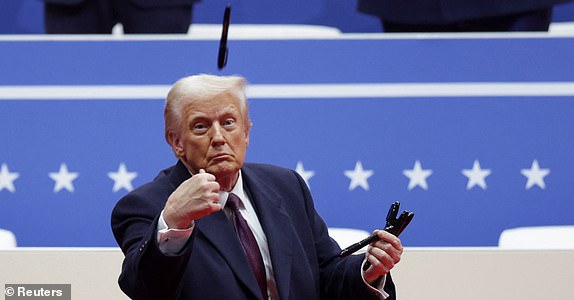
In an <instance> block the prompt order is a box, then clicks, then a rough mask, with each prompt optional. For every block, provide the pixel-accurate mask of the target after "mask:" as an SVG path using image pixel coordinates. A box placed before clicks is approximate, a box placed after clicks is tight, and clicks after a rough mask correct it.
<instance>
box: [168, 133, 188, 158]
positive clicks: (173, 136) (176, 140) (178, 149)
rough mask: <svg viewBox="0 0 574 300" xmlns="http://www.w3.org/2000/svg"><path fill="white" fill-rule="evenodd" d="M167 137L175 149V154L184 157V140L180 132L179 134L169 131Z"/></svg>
mask: <svg viewBox="0 0 574 300" xmlns="http://www.w3.org/2000/svg"><path fill="white" fill-rule="evenodd" d="M166 137H167V142H168V143H169V145H170V146H171V149H172V150H173V153H174V154H175V156H177V157H182V156H183V154H184V153H183V144H182V141H181V138H180V136H179V134H177V133H176V132H174V131H168V133H167V136H166Z"/></svg>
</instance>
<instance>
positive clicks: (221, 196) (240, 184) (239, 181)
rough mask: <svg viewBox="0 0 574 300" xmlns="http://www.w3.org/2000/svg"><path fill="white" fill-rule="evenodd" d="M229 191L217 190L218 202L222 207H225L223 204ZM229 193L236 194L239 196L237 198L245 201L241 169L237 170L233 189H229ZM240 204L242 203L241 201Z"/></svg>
mask: <svg viewBox="0 0 574 300" xmlns="http://www.w3.org/2000/svg"><path fill="white" fill-rule="evenodd" d="M229 193H230V192H226V191H220V192H219V203H221V206H222V207H225V204H226V203H227V196H228V195H229ZM231 193H234V194H235V195H237V197H239V199H241V201H242V202H243V201H245V199H246V196H245V191H244V190H243V175H242V174H241V170H239V176H238V177H237V182H236V183H235V186H234V187H233V189H231ZM241 205H243V203H242V204H241Z"/></svg>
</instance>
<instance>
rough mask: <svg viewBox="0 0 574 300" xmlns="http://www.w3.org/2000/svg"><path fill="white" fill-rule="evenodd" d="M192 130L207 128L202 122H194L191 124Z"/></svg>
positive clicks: (197, 130) (199, 130) (201, 130)
mask: <svg viewBox="0 0 574 300" xmlns="http://www.w3.org/2000/svg"><path fill="white" fill-rule="evenodd" d="M192 129H193V131H195V132H204V131H206V130H207V126H205V124H203V123H196V124H194V125H193V126H192Z"/></svg>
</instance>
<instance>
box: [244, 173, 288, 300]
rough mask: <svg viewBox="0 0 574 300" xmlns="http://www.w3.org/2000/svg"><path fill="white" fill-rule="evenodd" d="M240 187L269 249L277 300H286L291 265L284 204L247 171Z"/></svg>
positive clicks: (272, 190) (261, 181)
mask: <svg viewBox="0 0 574 300" xmlns="http://www.w3.org/2000/svg"><path fill="white" fill-rule="evenodd" d="M243 181H244V188H245V190H246V191H247V192H248V193H249V197H250V198H251V201H252V202H253V204H254V205H255V207H256V210H257V216H258V218H259V222H260V223H261V227H263V231H265V236H266V237H267V244H268V246H269V253H270V255H271V263H272V265H273V272H274V275H275V283H276V285H277V289H278V291H279V296H280V299H289V289H290V288H289V287H290V278H291V275H290V274H291V267H292V263H293V255H292V251H293V235H291V234H290V233H291V231H286V230H285V229H284V227H283V228H282V226H284V225H285V224H291V223H292V221H291V218H290V217H289V215H288V214H287V212H286V211H285V210H284V208H283V206H282V202H283V201H284V200H283V199H282V197H281V195H279V194H278V193H277V192H276V191H275V190H274V189H273V188H272V187H271V186H269V185H268V184H267V183H266V182H265V181H264V180H263V179H262V178H259V177H257V175H256V174H254V173H253V172H251V171H250V169H248V168H243Z"/></svg>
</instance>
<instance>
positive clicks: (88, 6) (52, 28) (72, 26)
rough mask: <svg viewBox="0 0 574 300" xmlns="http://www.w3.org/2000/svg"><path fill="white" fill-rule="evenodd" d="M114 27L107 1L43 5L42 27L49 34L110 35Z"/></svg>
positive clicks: (97, 0) (90, 0)
mask: <svg viewBox="0 0 574 300" xmlns="http://www.w3.org/2000/svg"><path fill="white" fill-rule="evenodd" d="M114 25H115V21H114V17H113V14H112V10H111V6H110V3H109V0H84V1H81V2H80V3H78V4H71V5H65V4H50V3H46V4H45V5H44V26H45V30H46V33H49V34H83V33H93V34H98V33H99V34H103V33H110V32H111V30H112V27H113V26H114Z"/></svg>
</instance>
